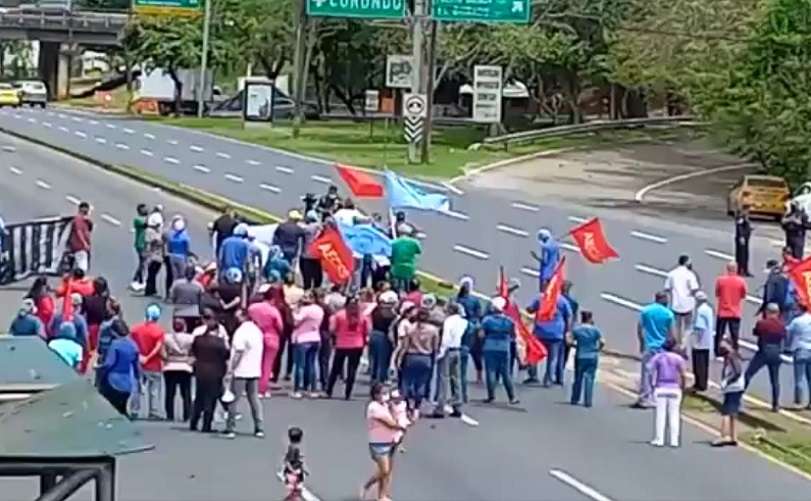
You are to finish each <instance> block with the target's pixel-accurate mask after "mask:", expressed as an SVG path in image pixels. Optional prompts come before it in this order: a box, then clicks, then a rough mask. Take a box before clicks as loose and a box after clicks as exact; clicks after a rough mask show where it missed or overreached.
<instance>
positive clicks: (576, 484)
mask: <svg viewBox="0 0 811 501" xmlns="http://www.w3.org/2000/svg"><path fill="white" fill-rule="evenodd" d="M549 474H550V475H552V476H553V477H555V478H556V479H558V480H560V481H561V482H563V483H564V484H566V485H568V486H569V487H572V488H574V489H575V490H576V491H578V492H579V493H580V494H583V495H584V496H586V497H589V498H591V499H593V500H594V501H611V498H609V497H607V496H604V495H603V494H600V493H599V492H597V491H596V490H595V489H594V488H593V487H590V486H588V485H586V484H584V483H583V482H581V481H580V480H577V479H576V478H574V477H573V476H571V475H569V474H568V473H566V472H565V471H563V470H557V469H552V470H549Z"/></svg>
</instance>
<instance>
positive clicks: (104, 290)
mask: <svg viewBox="0 0 811 501" xmlns="http://www.w3.org/2000/svg"><path fill="white" fill-rule="evenodd" d="M109 298H110V289H109V286H108V285H107V280H105V279H104V277H96V278H95V279H94V280H93V294H91V295H89V296H87V297H85V298H84V300H83V301H82V311H83V312H84V316H85V320H87V349H86V350H84V353H83V355H84V356H83V358H82V364H81V367H80V369H79V372H81V373H82V374H84V373H85V372H86V371H87V367H88V364H89V363H90V360H91V359H92V358H93V356H94V355H95V354H96V350H97V349H98V345H99V329H100V328H101V323H102V322H103V321H104V320H105V319H106V318H107V300H108V299H109Z"/></svg>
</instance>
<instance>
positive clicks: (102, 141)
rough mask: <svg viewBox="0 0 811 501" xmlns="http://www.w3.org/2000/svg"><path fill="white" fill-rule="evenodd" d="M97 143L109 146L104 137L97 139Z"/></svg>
mask: <svg viewBox="0 0 811 501" xmlns="http://www.w3.org/2000/svg"><path fill="white" fill-rule="evenodd" d="M96 142H97V143H99V144H107V140H106V139H104V138H103V137H97V138H96Z"/></svg>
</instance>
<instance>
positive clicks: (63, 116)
mask: <svg viewBox="0 0 811 501" xmlns="http://www.w3.org/2000/svg"><path fill="white" fill-rule="evenodd" d="M57 116H58V117H59V118H67V117H66V116H65V114H64V113H60V114H58V115H57Z"/></svg>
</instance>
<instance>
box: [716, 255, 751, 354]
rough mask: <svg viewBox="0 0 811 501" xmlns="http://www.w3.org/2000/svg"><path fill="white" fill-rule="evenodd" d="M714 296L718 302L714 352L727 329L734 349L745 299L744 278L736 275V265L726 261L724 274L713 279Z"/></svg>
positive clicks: (738, 334) (736, 345) (736, 343)
mask: <svg viewBox="0 0 811 501" xmlns="http://www.w3.org/2000/svg"><path fill="white" fill-rule="evenodd" d="M715 297H716V299H717V303H718V319H717V322H716V326H715V328H716V331H715V353H718V348H719V347H720V346H721V341H722V340H723V339H724V332H725V331H726V330H727V329H729V337H730V340H731V344H732V346H733V347H734V349H735V350H736V351H737V349H738V337H739V336H740V331H741V312H742V308H741V305H742V304H743V300H744V299H746V280H744V279H743V277H741V276H740V275H738V265H737V264H736V263H734V262H732V263H727V266H726V274H724V275H721V276H719V277H718V278H717V279H716V280H715Z"/></svg>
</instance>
